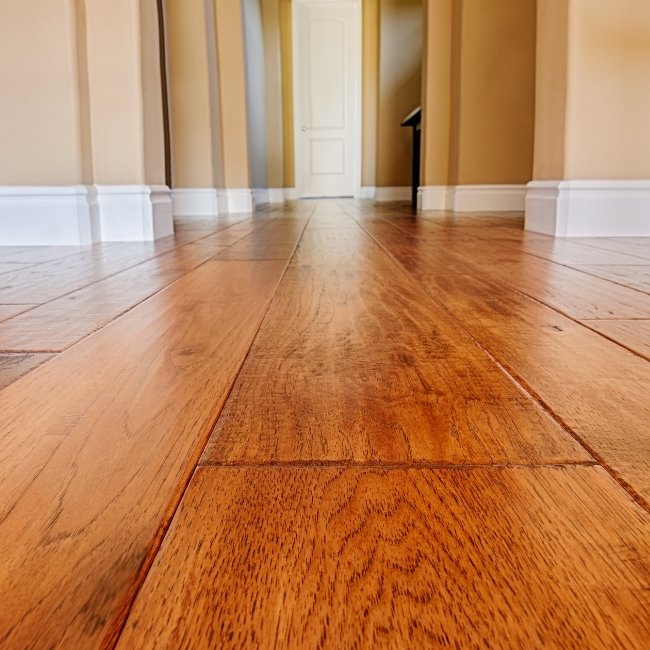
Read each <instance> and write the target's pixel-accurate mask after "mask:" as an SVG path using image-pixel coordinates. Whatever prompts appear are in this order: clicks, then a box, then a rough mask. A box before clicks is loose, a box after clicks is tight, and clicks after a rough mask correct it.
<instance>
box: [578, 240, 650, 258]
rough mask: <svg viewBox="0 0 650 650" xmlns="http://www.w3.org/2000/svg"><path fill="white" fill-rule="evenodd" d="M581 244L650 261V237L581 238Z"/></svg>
mask: <svg viewBox="0 0 650 650" xmlns="http://www.w3.org/2000/svg"><path fill="white" fill-rule="evenodd" d="M580 243H581V244H583V245H587V246H593V247H594V248H604V249H605V250H609V251H616V252H618V253H627V254H628V255H632V256H633V257H642V258H643V259H645V260H650V237H580Z"/></svg>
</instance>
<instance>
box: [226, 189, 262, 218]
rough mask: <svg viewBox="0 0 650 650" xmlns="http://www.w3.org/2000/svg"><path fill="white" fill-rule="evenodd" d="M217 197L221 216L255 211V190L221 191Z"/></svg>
mask: <svg viewBox="0 0 650 650" xmlns="http://www.w3.org/2000/svg"><path fill="white" fill-rule="evenodd" d="M217 197H218V199H217V201H218V205H219V214H236V213H241V212H253V211H254V209H255V204H254V199H253V190H250V189H248V188H241V189H220V190H217Z"/></svg>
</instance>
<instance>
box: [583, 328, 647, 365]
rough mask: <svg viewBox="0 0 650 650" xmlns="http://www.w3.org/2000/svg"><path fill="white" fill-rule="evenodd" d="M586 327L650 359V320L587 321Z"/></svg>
mask: <svg viewBox="0 0 650 650" xmlns="http://www.w3.org/2000/svg"><path fill="white" fill-rule="evenodd" d="M585 325H587V327H591V328H592V329H594V330H596V331H597V332H601V333H602V334H605V335H606V336H608V337H609V338H610V339H613V340H614V341H617V342H618V343H621V344H622V345H624V346H626V347H628V348H630V350H634V351H635V352H637V353H638V354H640V355H642V356H644V357H645V358H646V359H650V320H603V321H585Z"/></svg>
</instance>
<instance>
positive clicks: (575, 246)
mask: <svg viewBox="0 0 650 650" xmlns="http://www.w3.org/2000/svg"><path fill="white" fill-rule="evenodd" d="M518 250H521V251H522V252H525V253H529V254H531V255H536V256H538V257H543V258H544V259H548V260H551V261H553V262H557V263H558V264H566V265H567V266H576V265H588V264H617V265H621V266H625V265H628V264H630V265H632V264H643V258H641V257H633V256H632V255H630V254H628V253H618V252H614V251H608V250H604V249H601V248H594V247H593V246H586V245H583V244H581V243H580V239H579V238H578V239H577V240H575V239H564V238H561V237H559V238H551V239H550V240H526V241H523V242H521V244H519V245H518Z"/></svg>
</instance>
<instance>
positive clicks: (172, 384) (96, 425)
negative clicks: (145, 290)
mask: <svg viewBox="0 0 650 650" xmlns="http://www.w3.org/2000/svg"><path fill="white" fill-rule="evenodd" d="M284 265H285V264H284V262H208V263H206V264H204V265H203V266H201V267H200V268H199V269H197V270H196V271H193V272H192V273H190V274H188V275H187V276H185V277H184V278H183V279H181V280H179V281H178V282H176V283H175V284H173V285H171V286H170V287H168V288H167V289H165V290H164V291H162V292H161V293H159V294H157V295H156V296H155V297H153V298H152V299H151V300H148V301H147V302H145V303H143V304H142V305H140V306H138V307H137V308H136V309H133V310H132V311H130V312H129V313H128V314H126V315H125V316H124V317H122V318H120V319H118V320H116V321H114V322H113V323H111V324H110V325H108V326H107V327H106V328H104V329H103V330H102V331H101V332H100V333H98V334H97V335H95V336H92V337H89V338H88V339H86V340H84V341H82V342H81V343H79V344H78V345H76V346H74V347H73V348H71V349H70V350H68V351H67V352H64V353H63V354H61V355H59V356H57V357H56V358H55V359H53V360H52V361H50V362H49V363H47V364H45V365H44V366H42V367H41V368H38V369H37V370H35V371H33V372H31V373H30V374H29V375H27V376H26V377H23V378H22V379H21V380H20V381H17V382H15V383H13V384H12V385H10V386H8V387H7V388H6V389H5V390H3V391H2V392H0V475H1V476H2V477H3V482H2V491H1V492H0V548H2V549H3V552H2V554H1V555H0V593H3V594H11V598H10V599H6V600H5V602H4V603H3V606H2V608H0V646H2V645H4V646H6V647H12V648H41V647H48V648H49V647H53V646H61V647H71V648H81V647H84V648H86V647H96V646H103V647H106V646H109V645H110V644H111V641H112V639H114V637H115V635H116V633H117V631H118V630H119V629H120V627H121V624H122V622H123V620H124V616H125V613H126V611H127V610H128V607H129V603H130V601H131V598H132V597H133V595H134V594H135V592H136V590H137V588H138V586H139V582H140V580H141V578H142V576H143V571H145V570H146V567H147V566H148V562H149V559H150V558H151V557H152V554H153V553H154V552H155V550H156V548H157V546H158V543H159V540H160V538H161V536H162V535H163V533H164V531H165V528H166V526H167V523H168V522H169V519H170V517H171V515H172V513H173V512H174V509H175V507H176V504H177V503H178V500H179V499H180V495H181V493H182V491H183V489H184V486H185V485H186V483H187V481H188V479H189V477H190V476H191V474H192V472H193V470H194V467H195V465H196V462H197V460H198V458H199V455H200V452H201V450H202V449H203V446H204V444H205V442H206V440H207V437H208V436H209V433H210V430H211V427H212V426H213V424H214V421H215V420H216V418H217V415H218V413H219V411H220V410H221V406H222V404H223V402H224V401H225V399H226V396H227V395H228V392H229V390H230V387H231V384H232V382H233V380H234V377H235V375H236V373H237V371H238V369H239V367H240V365H241V362H242V359H243V358H244V355H245V354H246V351H247V350H248V348H249V346H250V342H251V340H252V338H253V336H254V334H255V331H256V330H257V327H258V325H259V322H260V320H261V317H262V314H263V312H264V310H265V309H266V307H267V305H268V303H269V301H270V298H271V296H272V294H273V292H274V290H275V287H276V286H277V283H278V280H279V278H280V276H281V274H282V271H283V268H284ZM43 567H47V571H44V570H43Z"/></svg>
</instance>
